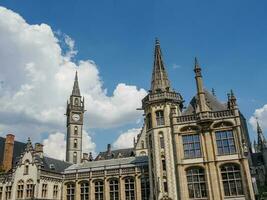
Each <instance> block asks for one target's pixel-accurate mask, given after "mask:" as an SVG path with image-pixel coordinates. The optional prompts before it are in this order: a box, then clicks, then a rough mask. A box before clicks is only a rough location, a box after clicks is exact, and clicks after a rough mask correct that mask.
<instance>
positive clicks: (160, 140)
mask: <svg viewBox="0 0 267 200" xmlns="http://www.w3.org/2000/svg"><path fill="white" fill-rule="evenodd" d="M159 143H160V148H161V149H164V146H165V144H164V137H163V133H162V132H160V133H159Z"/></svg>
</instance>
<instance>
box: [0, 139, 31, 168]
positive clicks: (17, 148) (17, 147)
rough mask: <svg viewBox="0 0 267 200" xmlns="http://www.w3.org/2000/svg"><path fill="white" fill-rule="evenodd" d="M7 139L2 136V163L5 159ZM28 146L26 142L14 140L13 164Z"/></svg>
mask: <svg viewBox="0 0 267 200" xmlns="http://www.w3.org/2000/svg"><path fill="white" fill-rule="evenodd" d="M5 141H6V138H3V137H0V165H2V164H3V159H4V151H5ZM25 148H26V144H25V143H23V142H18V141H15V142H14V150H13V161H12V166H14V165H15V163H16V158H17V157H19V156H20V155H21V153H23V151H24V150H25Z"/></svg>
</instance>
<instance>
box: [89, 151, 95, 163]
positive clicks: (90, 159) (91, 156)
mask: <svg viewBox="0 0 267 200" xmlns="http://www.w3.org/2000/svg"><path fill="white" fill-rule="evenodd" d="M93 160H94V158H93V155H92V152H90V153H89V161H93Z"/></svg>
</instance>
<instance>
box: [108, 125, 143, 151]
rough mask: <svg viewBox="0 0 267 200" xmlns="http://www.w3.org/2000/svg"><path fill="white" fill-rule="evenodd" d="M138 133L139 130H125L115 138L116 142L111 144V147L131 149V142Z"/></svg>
mask: <svg viewBox="0 0 267 200" xmlns="http://www.w3.org/2000/svg"><path fill="white" fill-rule="evenodd" d="M140 131H141V129H140V128H133V129H129V130H127V131H126V132H124V133H122V134H121V135H120V136H119V137H118V138H117V140H116V141H115V142H114V143H113V147H114V148H116V149H123V148H131V147H133V140H134V138H136V137H137V135H138V134H139V133H140Z"/></svg>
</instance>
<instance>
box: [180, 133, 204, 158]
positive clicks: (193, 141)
mask: <svg viewBox="0 0 267 200" xmlns="http://www.w3.org/2000/svg"><path fill="white" fill-rule="evenodd" d="M182 137H183V147H184V158H199V157H201V156H202V155H201V146H200V137H199V135H198V134H194V135H184V136H182Z"/></svg>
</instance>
